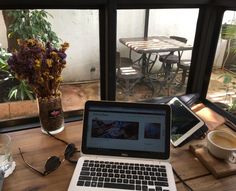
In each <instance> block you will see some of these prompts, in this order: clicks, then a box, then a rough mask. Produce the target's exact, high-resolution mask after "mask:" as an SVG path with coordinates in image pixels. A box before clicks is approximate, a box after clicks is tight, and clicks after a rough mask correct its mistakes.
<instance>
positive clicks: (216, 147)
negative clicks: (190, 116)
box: [207, 130, 236, 163]
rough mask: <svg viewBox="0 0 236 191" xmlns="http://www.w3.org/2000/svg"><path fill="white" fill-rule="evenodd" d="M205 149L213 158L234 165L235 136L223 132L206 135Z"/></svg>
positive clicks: (235, 161) (235, 157) (235, 156)
mask: <svg viewBox="0 0 236 191" xmlns="http://www.w3.org/2000/svg"><path fill="white" fill-rule="evenodd" d="M207 148H208V150H209V152H210V153H211V154H212V155H213V156H215V157H217V158H219V159H224V160H228V161H229V162H231V163H236V136H234V135H233V134H232V133H229V132H226V131H223V130H216V131H212V132H210V133H208V135H207Z"/></svg>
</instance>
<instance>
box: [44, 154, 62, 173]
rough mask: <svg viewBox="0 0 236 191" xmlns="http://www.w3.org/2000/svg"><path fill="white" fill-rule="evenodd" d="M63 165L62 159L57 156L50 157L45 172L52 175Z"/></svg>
mask: <svg viewBox="0 0 236 191" xmlns="http://www.w3.org/2000/svg"><path fill="white" fill-rule="evenodd" d="M60 164H61V161H60V158H59V157H57V156H52V157H50V158H49V159H48V160H47V162H46V164H45V172H47V174H48V173H50V172H52V171H54V170H56V169H57V168H58V167H59V166H60Z"/></svg>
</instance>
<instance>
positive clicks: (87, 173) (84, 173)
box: [80, 171, 90, 176]
mask: <svg viewBox="0 0 236 191" xmlns="http://www.w3.org/2000/svg"><path fill="white" fill-rule="evenodd" d="M89 174H90V173H89V172H88V171H81V172H80V176H82V175H85V176H89Z"/></svg>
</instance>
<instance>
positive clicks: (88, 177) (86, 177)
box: [79, 176, 92, 180]
mask: <svg viewBox="0 0 236 191" xmlns="http://www.w3.org/2000/svg"><path fill="white" fill-rule="evenodd" d="M91 179H92V177H90V176H80V177H79V180H91Z"/></svg>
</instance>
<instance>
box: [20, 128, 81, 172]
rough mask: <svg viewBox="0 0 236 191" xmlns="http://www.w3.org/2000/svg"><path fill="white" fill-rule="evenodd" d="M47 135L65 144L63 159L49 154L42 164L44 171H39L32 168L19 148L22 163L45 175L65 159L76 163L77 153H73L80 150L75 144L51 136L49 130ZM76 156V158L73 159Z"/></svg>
mask: <svg viewBox="0 0 236 191" xmlns="http://www.w3.org/2000/svg"><path fill="white" fill-rule="evenodd" d="M47 133H48V135H50V136H51V137H53V138H55V139H57V140H59V141H61V142H63V143H65V144H66V149H65V151H64V158H63V159H60V157H58V156H51V157H49V158H48V159H47V161H46V163H45V165H44V172H41V171H39V170H37V169H36V168H34V167H33V166H32V165H31V164H29V163H28V162H27V161H26V160H25V158H24V156H23V153H22V151H21V149H20V148H18V149H19V151H20V155H21V158H22V160H23V161H24V163H25V164H26V165H27V166H28V167H29V168H31V169H32V170H34V171H35V172H37V173H39V174H40V175H42V176H46V175H48V174H50V173H51V172H53V171H55V170H56V169H57V168H58V167H59V166H60V165H61V163H62V162H63V161H64V160H67V161H69V162H70V163H74V164H76V163H77V160H78V155H77V156H75V155H76V154H75V153H78V152H80V151H79V150H78V149H77V148H76V147H75V144H73V143H67V142H66V141H64V140H62V139H59V138H57V137H55V136H53V135H52V134H50V133H49V132H47ZM74 158H76V159H74Z"/></svg>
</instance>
